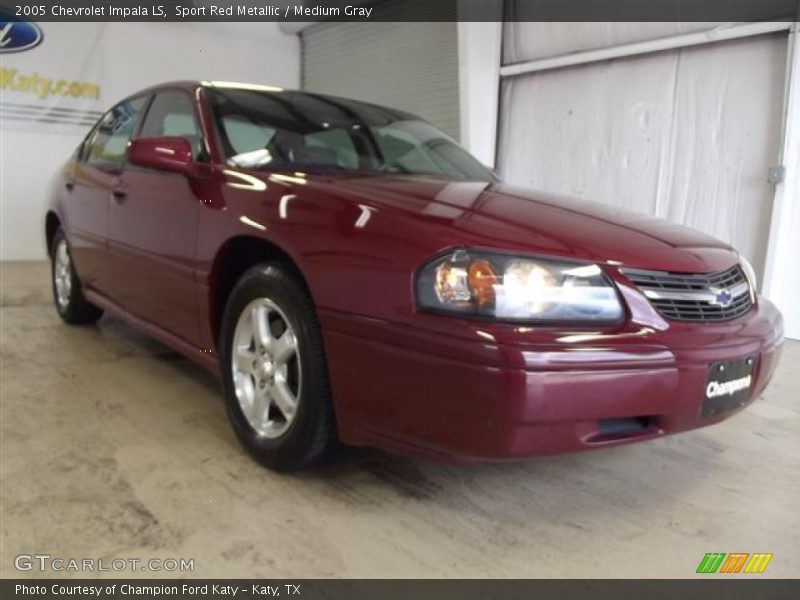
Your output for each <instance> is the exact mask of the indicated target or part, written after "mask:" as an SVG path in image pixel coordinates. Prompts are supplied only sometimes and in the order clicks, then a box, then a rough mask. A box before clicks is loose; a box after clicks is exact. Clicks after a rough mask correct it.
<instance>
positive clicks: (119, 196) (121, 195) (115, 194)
mask: <svg viewBox="0 0 800 600" xmlns="http://www.w3.org/2000/svg"><path fill="white" fill-rule="evenodd" d="M111 196H112V198H114V201H115V202H116V203H117V204H122V203H123V202H125V198H127V197H128V194H127V193H125V192H123V191H122V190H114V191H112V192H111Z"/></svg>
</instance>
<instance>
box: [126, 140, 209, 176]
mask: <svg viewBox="0 0 800 600" xmlns="http://www.w3.org/2000/svg"><path fill="white" fill-rule="evenodd" d="M128 160H129V161H130V163H131V164H134V165H137V166H139V167H147V168H149V169H158V170H159V171H169V172H171V173H183V174H184V175H191V174H192V173H193V172H194V160H193V159H192V146H191V144H190V143H189V140H187V139H186V138H182V137H143V138H138V139H135V140H133V141H132V142H131V145H130V148H128Z"/></svg>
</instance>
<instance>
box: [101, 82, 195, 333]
mask: <svg viewBox="0 0 800 600" xmlns="http://www.w3.org/2000/svg"><path fill="white" fill-rule="evenodd" d="M151 136H180V137H185V138H187V139H188V140H189V141H190V143H191V144H192V148H193V149H194V156H195V160H199V161H204V160H205V150H204V148H205V144H204V140H203V137H202V135H201V130H200V127H199V125H198V119H197V115H196V113H195V104H194V99H193V98H192V96H190V95H189V94H188V93H187V92H185V91H183V90H164V91H160V92H158V93H156V95H155V96H154V97H153V101H152V103H151V104H150V107H149V108H148V110H147V114H146V116H145V118H144V121H143V123H142V127H141V129H140V131H139V133H138V134H137V137H151ZM198 183H199V182H198V181H196V180H195V179H194V178H192V177H189V176H187V175H183V174H177V173H167V172H163V171H158V170H155V169H149V168H144V167H139V166H135V165H131V164H126V165H125V170H124V172H123V173H122V176H121V178H120V181H119V184H118V189H117V192H118V194H117V196H116V197H115V201H114V202H113V203H112V204H111V208H110V213H109V251H110V255H109V256H110V259H109V260H110V267H111V269H112V271H113V276H114V294H115V296H116V297H117V298H118V299H119V302H120V303H121V304H122V305H123V306H124V307H125V308H126V309H128V310H129V311H130V312H132V313H133V314H134V315H136V316H138V317H140V318H143V319H145V320H147V321H149V322H151V323H153V324H155V325H157V326H159V327H161V328H163V329H165V330H167V331H169V332H170V333H172V334H174V335H177V336H178V337H180V338H182V339H184V340H186V341H188V342H190V343H195V344H196V343H198V337H199V336H198V329H199V327H198V315H197V281H196V279H195V257H196V251H197V219H198V210H199V207H200V203H201V194H200V191H199V186H198Z"/></svg>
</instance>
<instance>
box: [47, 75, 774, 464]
mask: <svg viewBox="0 0 800 600" xmlns="http://www.w3.org/2000/svg"><path fill="white" fill-rule="evenodd" d="M532 168H533V166H532ZM45 229H46V236H47V242H48V245H49V246H48V247H49V250H50V256H51V257H52V276H53V291H54V298H55V303H56V307H57V309H58V312H59V314H60V315H61V317H62V318H63V319H64V320H65V321H66V322H68V323H85V322H91V321H94V320H96V319H98V318H99V317H100V315H101V313H102V312H103V311H104V310H105V311H108V312H110V313H113V314H115V315H117V316H119V317H122V318H123V319H126V320H127V321H129V322H131V323H133V324H134V325H137V326H139V327H141V328H142V329H144V330H145V331H147V332H149V333H150V334H151V335H153V336H154V337H156V338H158V339H159V340H161V341H162V342H163V343H165V344H167V345H168V346H170V347H172V348H174V349H176V350H178V351H179V352H182V353H183V354H185V355H186V356H188V357H190V358H191V359H193V360H195V361H197V362H199V363H201V364H203V365H204V366H206V367H207V368H208V369H211V370H212V371H215V372H217V373H218V374H219V375H220V377H221V378H222V383H223V387H224V394H225V401H226V406H227V411H228V415H229V416H230V420H231V422H232V423H233V427H234V428H235V430H236V433H237V434H238V436H239V438H240V439H241V441H242V443H243V444H244V446H245V447H246V448H247V449H248V450H249V451H250V452H251V453H252V454H253V455H255V456H256V457H257V458H258V459H259V460H260V461H261V462H263V463H264V464H266V465H267V466H270V467H272V468H275V469H280V470H291V469H299V468H302V467H306V466H309V465H311V464H313V463H315V462H318V461H319V460H320V459H322V458H323V457H325V456H328V455H329V454H330V451H331V450H332V449H333V448H334V447H335V446H336V444H337V442H339V441H341V442H344V443H347V444H361V445H371V446H378V447H381V448H386V449H390V450H393V451H397V452H404V453H408V454H414V455H421V456H427V457H433V458H437V457H438V458H441V459H456V460H470V459H472V460H474V459H488V458H513V457H522V456H528V455H534V454H543V453H553V452H566V451H572V450H581V449H586V448H594V447H600V446H609V445H613V444H620V443H625V442H631V441H637V440H644V439H648V438H654V437H657V436H661V435H665V434H668V433H674V432H678V431H684V430H687V429H693V428H697V427H702V426H705V425H710V424H713V423H716V422H718V421H720V420H722V419H724V418H726V417H728V416H730V415H732V414H734V413H736V412H737V411H739V410H740V409H741V408H742V407H744V406H746V405H747V404H748V403H749V402H750V401H751V400H753V399H754V398H757V397H758V396H759V395H760V394H761V392H762V391H763V390H764V387H765V386H766V384H767V382H768V381H769V379H770V377H771V375H772V373H773V371H774V370H775V367H776V364H777V361H778V356H779V352H780V346H781V342H782V335H783V334H782V329H783V327H782V321H781V317H780V314H779V313H778V312H777V310H776V309H775V307H774V306H773V305H772V304H770V302H769V301H768V300H766V299H762V298H759V297H757V296H756V293H755V289H756V287H755V286H756V283H755V278H754V275H753V270H752V269H751V268H750V266H749V265H748V264H747V262H746V261H745V260H744V259H743V258H741V257H740V256H739V255H738V254H737V253H736V252H735V251H734V250H733V249H732V248H730V247H729V246H727V245H726V244H723V243H721V242H719V241H716V240H714V239H712V238H709V237H707V236H705V235H702V234H700V233H697V232H695V231H692V230H689V229H686V228H683V227H680V226H677V225H673V224H670V223H667V222H664V221H659V220H654V219H650V218H646V217H642V216H637V215H633V214H630V213H626V212H623V211H621V210H618V209H615V208H610V207H608V206H601V205H598V204H591V203H587V202H582V201H574V200H569V199H563V198H556V197H551V196H548V195H543V194H538V193H534V192H530V191H526V190H524V189H519V188H516V187H511V186H508V185H503V184H501V183H500V182H498V181H497V180H496V178H495V177H494V175H493V174H492V173H491V172H490V171H488V170H487V169H486V168H485V167H483V166H482V165H481V164H479V163H478V162H477V161H476V160H475V159H474V158H472V157H471V156H470V155H469V154H467V153H466V152H465V151H464V150H463V149H461V148H460V147H459V146H458V145H457V144H455V143H454V142H453V141H452V140H450V139H449V138H448V137H447V136H446V135H444V134H442V133H441V132H439V131H438V130H436V129H435V128H434V127H433V126H431V125H430V124H428V123H426V122H425V121H423V120H421V119H419V118H417V117H414V116H413V115H410V114H406V113H403V112H400V111H397V110H393V109H389V108H383V107H380V106H375V105H371V104H365V103H361V102H356V101H352V100H345V99H342V98H334V97H329V96H322V95H317V94H308V93H301V92H293V91H282V90H279V89H275V88H268V87H265V86H256V85H245V84H230V83H221V82H179V83H170V84H164V85H161V86H158V87H155V88H152V89H148V90H145V91H143V92H141V93H138V94H135V95H133V96H131V97H129V98H127V99H126V100H123V101H122V102H120V103H119V104H117V105H116V106H114V107H113V108H112V109H111V110H109V111H108V113H106V115H105V116H103V117H102V118H101V119H100V121H99V122H98V123H97V125H95V127H94V128H93V129H92V131H91V132H90V133H89V135H87V136H86V139H85V140H84V141H83V143H82V144H81V145H80V147H78V149H77V150H76V151H75V154H74V156H72V158H71V159H70V160H69V161H68V163H67V164H66V165H65V167H64V168H63V170H62V172H61V173H60V174H59V176H58V178H57V180H56V183H55V185H54V188H53V193H52V201H51V204H50V207H49V211H48V213H47V217H46V224H45Z"/></svg>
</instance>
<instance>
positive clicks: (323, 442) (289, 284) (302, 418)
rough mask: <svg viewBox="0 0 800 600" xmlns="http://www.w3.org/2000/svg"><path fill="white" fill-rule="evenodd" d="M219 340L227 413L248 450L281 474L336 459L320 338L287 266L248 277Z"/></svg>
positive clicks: (266, 267)
mask: <svg viewBox="0 0 800 600" xmlns="http://www.w3.org/2000/svg"><path fill="white" fill-rule="evenodd" d="M220 338H221V340H220V341H221V354H220V360H221V364H220V367H221V370H222V376H223V388H224V392H225V402H226V407H227V412H228V416H229V417H230V419H231V422H232V423H233V427H234V429H235V431H236V434H237V435H238V437H239V439H240V440H241V442H242V444H243V445H244V446H245V448H246V449H247V450H248V451H249V452H250V453H251V454H252V455H253V456H254V457H255V458H256V459H257V460H259V461H260V462H261V463H262V464H264V465H266V466H267V467H270V468H272V469H275V470H278V471H294V470H298V469H302V468H305V467H309V466H311V465H313V464H315V463H318V462H319V461H321V460H322V459H323V458H325V457H326V456H328V455H330V453H331V451H332V450H333V449H334V448H335V447H336V434H335V424H334V414H333V406H332V403H331V398H330V387H329V384H328V373H327V368H326V365H325V352H324V348H323V342H322V334H321V332H320V327H319V323H318V321H317V317H316V313H315V310H314V306H313V303H312V302H311V299H310V297H309V295H308V292H307V291H306V289H305V287H304V286H303V285H302V284H301V283H300V281H299V280H298V278H297V277H296V276H295V275H294V274H293V272H292V270H291V269H290V268H289V267H288V266H287V265H283V264H282V263H268V264H263V265H259V266H256V267H253V268H252V269H250V270H249V271H247V272H246V273H245V274H244V275H243V276H242V278H241V279H240V280H239V282H238V283H237V284H236V287H235V288H234V289H233V291H232V292H231V296H230V298H229V299H228V303H227V306H226V309H225V315H224V317H223V322H222V330H221V336H220Z"/></svg>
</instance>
